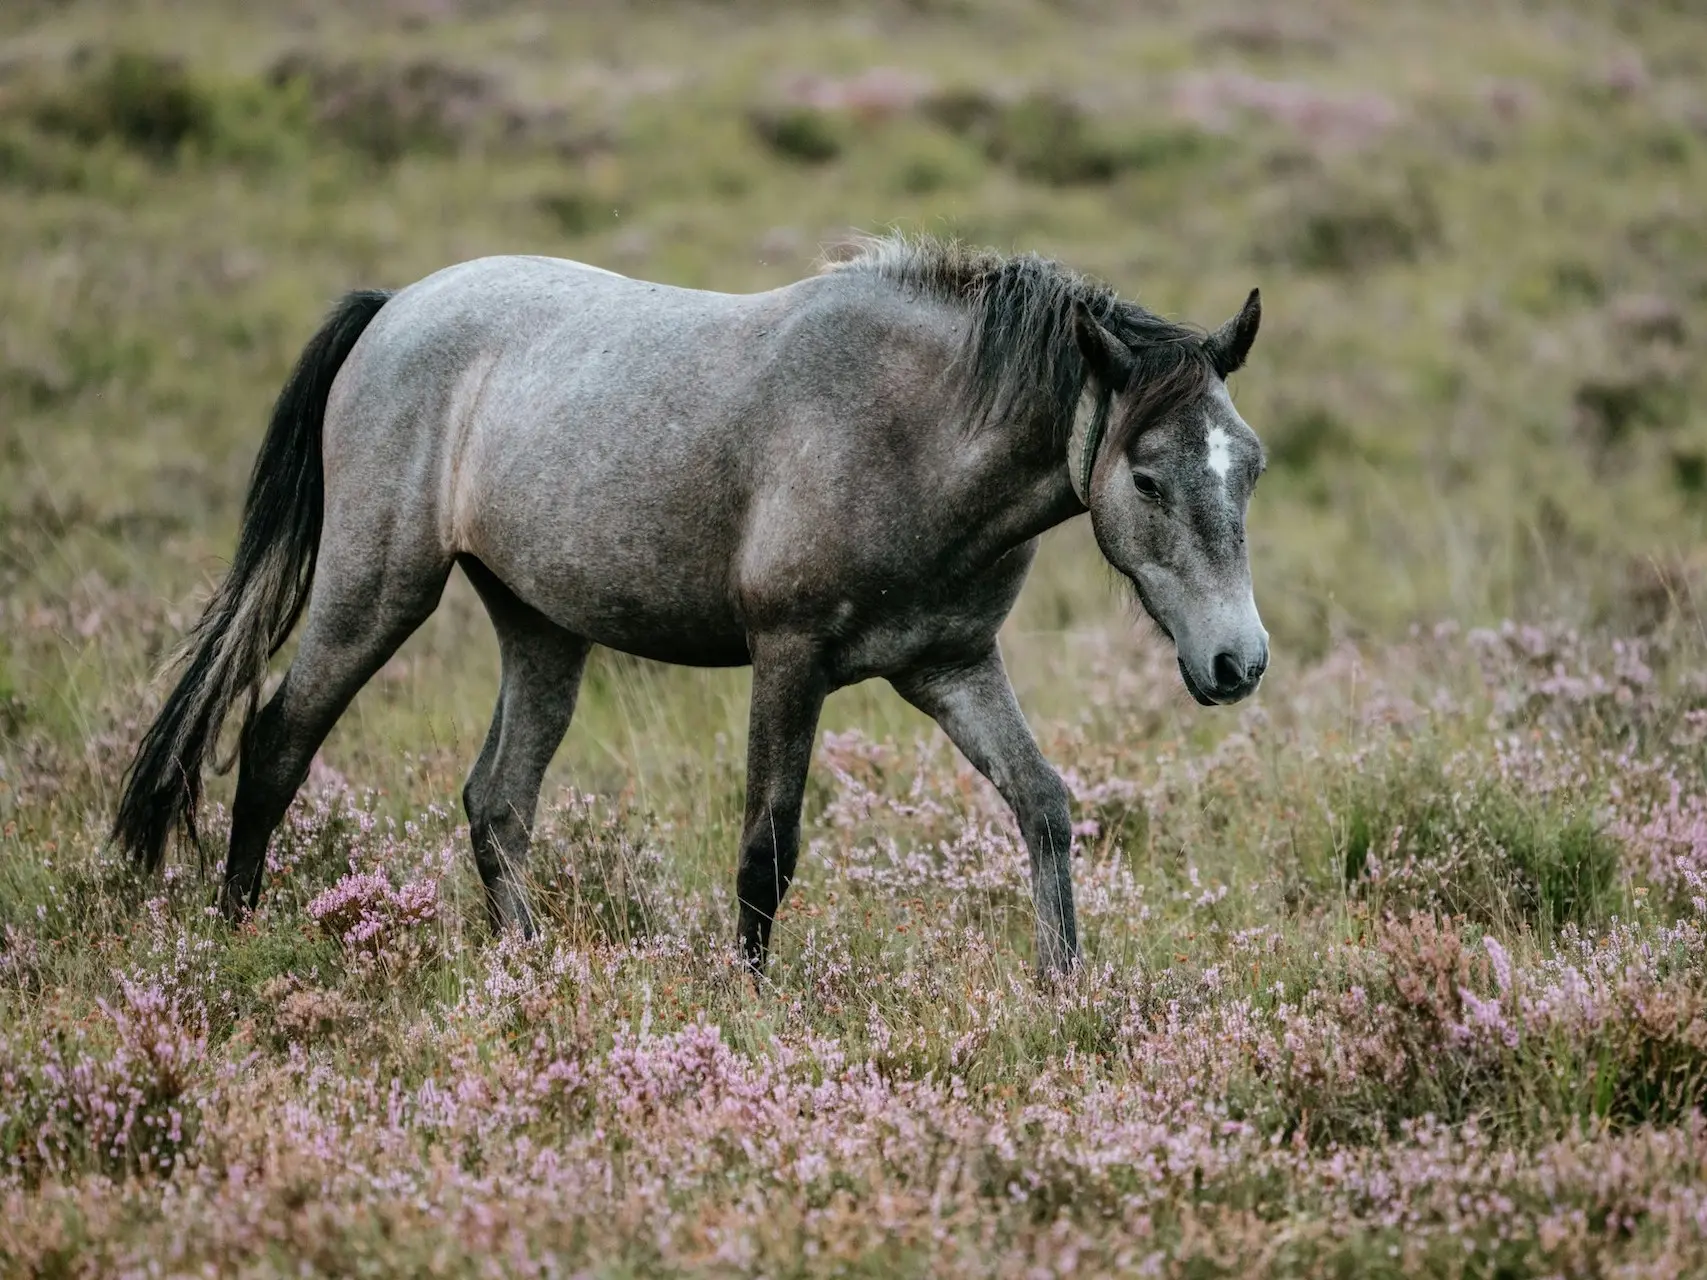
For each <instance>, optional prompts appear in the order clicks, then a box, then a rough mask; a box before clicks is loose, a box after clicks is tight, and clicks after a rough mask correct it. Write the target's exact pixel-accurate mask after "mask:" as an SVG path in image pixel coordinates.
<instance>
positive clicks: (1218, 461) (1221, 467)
mask: <svg viewBox="0 0 1707 1280" xmlns="http://www.w3.org/2000/svg"><path fill="white" fill-rule="evenodd" d="M1231 439H1232V437H1230V436H1229V435H1228V434H1227V432H1226V430H1225V429H1224V428H1222V427H1210V428H1209V458H1208V466H1209V469H1210V470H1211V471H1213V472H1214V473H1215V474H1216V476H1217V477H1218V478H1219V479H1220V481H1221V484H1222V487H1223V488H1225V487H1226V484H1227V468H1228V467H1230V466H1232V465H1233V451H1232V449H1230V448H1229V447H1228V445H1229V444H1230V442H1231Z"/></svg>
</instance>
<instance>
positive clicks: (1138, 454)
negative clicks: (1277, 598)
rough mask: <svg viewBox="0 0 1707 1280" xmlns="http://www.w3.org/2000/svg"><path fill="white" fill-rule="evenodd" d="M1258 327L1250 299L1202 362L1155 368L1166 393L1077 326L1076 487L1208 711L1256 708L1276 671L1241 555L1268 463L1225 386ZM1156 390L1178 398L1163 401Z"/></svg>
mask: <svg viewBox="0 0 1707 1280" xmlns="http://www.w3.org/2000/svg"><path fill="white" fill-rule="evenodd" d="M1261 314H1262V312H1261V306H1260V303H1259V300H1258V295H1257V292H1256V291H1255V290H1254V289H1253V290H1252V291H1251V296H1250V298H1249V299H1248V300H1247V301H1246V303H1245V306H1244V309H1243V310H1242V311H1240V312H1239V314H1238V315H1237V316H1235V317H1234V318H1233V319H1231V320H1229V321H1228V322H1227V323H1226V324H1225V325H1223V326H1222V327H1221V328H1220V329H1218V330H1217V331H1216V332H1215V333H1213V334H1211V335H1209V336H1208V337H1207V338H1204V339H1202V340H1201V347H1200V351H1192V352H1186V353H1183V355H1184V358H1183V359H1181V358H1180V357H1181V355H1182V353H1180V352H1178V351H1177V350H1176V351H1175V352H1174V353H1172V356H1173V358H1171V359H1170V360H1168V361H1167V362H1165V363H1163V364H1159V365H1157V369H1159V371H1160V377H1159V379H1158V378H1157V377H1154V376H1151V375H1152V374H1153V373H1155V372H1156V370H1151V369H1147V368H1146V364H1147V363H1150V364H1156V362H1154V361H1150V362H1146V361H1145V359H1144V358H1143V356H1144V353H1143V352H1141V351H1136V350H1134V349H1133V348H1132V347H1129V346H1128V345H1127V344H1126V343H1125V342H1123V341H1121V340H1120V339H1118V338H1116V337H1115V336H1114V334H1112V333H1110V332H1109V330H1108V329H1106V328H1105V327H1104V326H1103V325H1102V324H1100V323H1099V322H1098V321H1097V320H1096V319H1095V318H1094V317H1093V316H1092V315H1091V313H1090V312H1089V311H1088V310H1086V309H1085V308H1084V307H1083V306H1080V307H1079V308H1078V309H1077V311H1076V313H1075V324H1074V330H1075V335H1076V337H1077V340H1078V345H1079V350H1080V352H1081V354H1082V355H1083V356H1084V358H1085V362H1086V365H1087V367H1088V369H1089V374H1090V378H1089V382H1088V383H1087V393H1086V395H1085V396H1084V397H1083V398H1082V400H1081V409H1080V418H1079V421H1078V422H1077V423H1076V424H1075V428H1074V432H1073V446H1070V448H1069V458H1068V465H1069V468H1070V470H1071V471H1072V474H1073V485H1074V488H1075V489H1076V490H1077V491H1079V497H1080V499H1081V501H1083V502H1084V503H1085V505H1086V506H1087V507H1089V508H1090V512H1091V523H1092V526H1093V527H1094V528H1095V530H1096V539H1097V544H1098V545H1099V546H1100V547H1101V548H1102V552H1103V555H1105V556H1106V557H1108V560H1109V563H1110V564H1112V565H1113V566H1114V567H1115V568H1116V569H1118V570H1120V572H1121V573H1123V574H1124V575H1125V576H1126V577H1127V578H1128V579H1130V580H1131V582H1132V585H1133V587H1134V588H1136V590H1137V592H1138V599H1139V600H1140V601H1141V602H1142V603H1143V605H1144V608H1145V610H1146V611H1147V612H1148V613H1149V615H1150V616H1151V617H1152V618H1153V619H1155V621H1156V623H1157V625H1159V626H1160V627H1161V628H1162V630H1163V631H1165V632H1166V633H1167V634H1168V636H1169V638H1170V639H1172V640H1173V642H1174V647H1175V649H1176V650H1177V651H1178V656H1179V669H1180V676H1181V678H1182V679H1183V680H1184V681H1185V687H1186V689H1187V690H1189V691H1190V693H1191V696H1192V697H1194V698H1196V699H1197V701H1198V702H1200V703H1202V704H1203V705H1204V706H1213V705H1216V704H1218V703H1220V704H1224V703H1232V702H1238V701H1240V700H1241V699H1243V698H1246V697H1249V696H1250V695H1251V694H1252V693H1254V692H1255V691H1256V688H1257V685H1258V684H1259V683H1261V681H1262V674H1263V671H1264V670H1265V669H1266V668H1267V666H1268V632H1267V631H1265V630H1264V629H1263V625H1262V619H1261V618H1260V617H1259V616H1258V614H1257V606H1256V600H1255V598H1254V597H1253V595H1252V594H1251V565H1250V557H1249V555H1248V553H1247V550H1246V546H1245V507H1246V505H1247V504H1248V503H1249V501H1250V496H1251V490H1252V489H1253V488H1254V487H1255V485H1256V482H1257V477H1258V476H1260V475H1261V474H1262V471H1263V466H1264V462H1263V450H1262V445H1261V443H1260V442H1259V441H1258V440H1257V437H1256V433H1255V432H1253V431H1252V430H1251V429H1250V427H1248V426H1247V425H1245V421H1244V419H1242V418H1241V417H1239V414H1238V411H1237V410H1236V409H1234V408H1233V401H1232V398H1231V397H1230V396H1229V395H1228V394H1227V386H1226V379H1227V377H1228V375H1230V374H1231V373H1232V372H1233V371H1234V370H1235V369H1237V368H1238V367H1239V366H1240V365H1242V364H1243V363H1244V361H1245V356H1246V355H1247V354H1248V353H1249V351H1250V349H1251V343H1252V342H1253V341H1255V339H1256V336H1257V324H1258V322H1259V320H1260V319H1261ZM1199 356H1201V359H1200V358H1198V357H1199ZM1158 380H1160V381H1163V382H1167V383H1171V384H1172V386H1171V388H1170V387H1163V388H1162V389H1161V394H1160V395H1158V394H1157V386H1156V382H1157V381H1158ZM1181 388H1183V389H1184V390H1183V392H1182V391H1181ZM1093 421H1094V422H1095V424H1096V426H1095V428H1094V429H1093V428H1092V423H1093ZM1087 444H1088V445H1089V448H1088V449H1087V448H1086V445H1087ZM1098 446H1103V447H1102V448H1101V449H1100V450H1099V448H1098Z"/></svg>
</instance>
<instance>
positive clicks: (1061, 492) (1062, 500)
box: [964, 421, 1085, 556]
mask: <svg viewBox="0 0 1707 1280" xmlns="http://www.w3.org/2000/svg"><path fill="white" fill-rule="evenodd" d="M1070 427H1071V424H1070V423H1063V424H1056V423H1053V422H1049V421H1040V422H1035V423H1031V424H1028V425H1025V426H1020V425H1018V424H1015V425H1013V426H1011V427H1010V428H1009V429H1008V430H1006V431H1004V432H1002V433H1001V438H1000V439H999V440H991V441H990V442H989V445H988V447H987V448H985V449H980V450H978V451H977V454H978V456H977V457H976V458H975V459H973V460H971V461H972V465H971V466H970V467H969V469H968V472H967V474H966V476H965V477H964V484H965V488H964V492H966V493H967V494H968V495H970V500H971V502H972V504H973V505H974V506H975V507H977V508H981V511H980V515H981V518H982V520H983V522H984V524H985V526H986V533H985V537H983V538H981V539H979V541H980V542H983V543H985V544H986V545H987V546H988V547H989V549H990V552H991V553H992V554H993V555H996V556H1000V555H1003V554H1006V553H1007V552H1008V551H1010V550H1012V549H1013V548H1014V547H1018V546H1021V545H1022V544H1024V543H1027V542H1030V541H1031V540H1032V539H1033V538H1036V537H1038V536H1040V535H1041V534H1044V533H1046V532H1048V531H1049V530H1050V529H1053V528H1054V527H1055V526H1056V525H1058V524H1062V523H1064V522H1065V521H1067V520H1070V519H1072V518H1073V517H1074V516H1076V515H1079V514H1081V513H1082V512H1083V511H1084V510H1085V508H1084V506H1083V505H1082V504H1081V503H1080V502H1079V500H1078V499H1077V498H1076V497H1074V495H1073V487H1072V485H1071V483H1070V482H1069V480H1068V476H1067V437H1068V434H1069V431H1070Z"/></svg>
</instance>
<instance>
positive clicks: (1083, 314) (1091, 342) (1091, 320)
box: [1073, 299, 1132, 391]
mask: <svg viewBox="0 0 1707 1280" xmlns="http://www.w3.org/2000/svg"><path fill="white" fill-rule="evenodd" d="M1073 340H1074V341H1075V342H1077V343H1078V344H1079V354H1080V355H1082V356H1083V357H1084V358H1085V364H1086V365H1087V366H1089V368H1090V371H1091V374H1092V376H1093V377H1095V378H1096V380H1097V381H1098V382H1100V383H1102V384H1103V386H1105V387H1107V388H1108V389H1109V390H1110V391H1124V390H1126V384H1127V383H1128V382H1129V381H1130V380H1131V378H1132V353H1131V352H1130V351H1128V350H1127V349H1126V344H1125V343H1124V342H1122V341H1121V340H1120V339H1119V338H1117V337H1115V336H1114V335H1113V334H1112V333H1110V332H1109V331H1108V330H1107V329H1105V328H1103V326H1102V324H1101V323H1100V322H1099V321H1098V320H1097V318H1096V317H1095V316H1093V315H1092V314H1091V312H1090V308H1089V307H1087V306H1085V304H1084V303H1083V302H1080V301H1077V300H1076V299H1075V300H1074V302H1073Z"/></svg>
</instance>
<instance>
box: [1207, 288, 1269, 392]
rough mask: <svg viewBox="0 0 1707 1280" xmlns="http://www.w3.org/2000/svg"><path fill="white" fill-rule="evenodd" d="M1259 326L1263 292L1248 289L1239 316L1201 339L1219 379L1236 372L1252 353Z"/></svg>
mask: <svg viewBox="0 0 1707 1280" xmlns="http://www.w3.org/2000/svg"><path fill="white" fill-rule="evenodd" d="M1261 323H1262V292H1261V291H1260V290H1257V289H1252V290H1251V296H1250V297H1248V298H1246V299H1245V305H1244V307H1243V308H1242V309H1241V310H1240V312H1239V314H1238V315H1236V316H1234V317H1233V318H1232V319H1231V320H1229V321H1227V323H1226V324H1224V325H1222V326H1221V327H1220V328H1219V329H1217V330H1216V331H1215V332H1214V333H1212V334H1210V335H1209V336H1208V337H1207V338H1205V339H1204V341H1203V345H1204V348H1205V349H1206V350H1207V351H1208V352H1209V359H1210V360H1211V361H1212V362H1213V363H1214V365H1215V372H1216V373H1217V374H1219V375H1220V376H1221V377H1222V378H1225V377H1227V375H1229V374H1231V373H1233V372H1235V371H1236V370H1237V369H1239V368H1240V366H1242V365H1243V364H1244V363H1245V357H1246V356H1248V355H1250V353H1251V343H1253V342H1255V341H1256V340H1257V326H1258V325H1260V324H1261Z"/></svg>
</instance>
